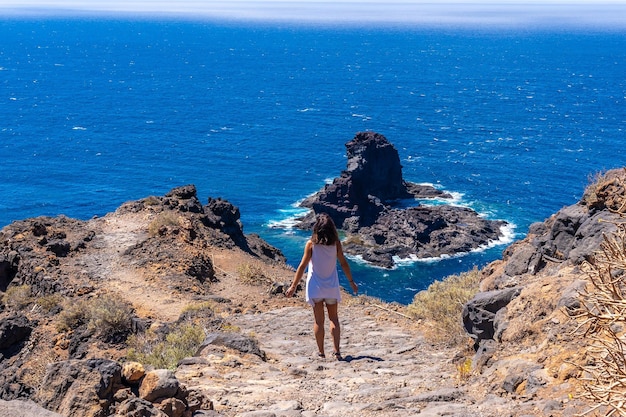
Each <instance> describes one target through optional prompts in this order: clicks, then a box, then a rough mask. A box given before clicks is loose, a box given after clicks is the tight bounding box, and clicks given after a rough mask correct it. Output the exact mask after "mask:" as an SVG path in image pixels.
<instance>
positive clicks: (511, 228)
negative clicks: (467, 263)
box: [393, 223, 516, 267]
mask: <svg viewBox="0 0 626 417" xmlns="http://www.w3.org/2000/svg"><path fill="white" fill-rule="evenodd" d="M515 228H516V225H515V224H512V223H507V224H506V225H504V226H502V227H501V228H500V232H501V233H502V236H501V237H500V238H499V239H493V240H490V241H488V242H487V243H485V244H484V245H481V246H479V247H477V248H475V249H472V250H471V251H469V252H459V253H455V254H452V255H447V254H444V255H441V256H435V257H429V258H419V257H418V256H417V255H415V254H411V255H409V256H408V257H407V258H400V257H398V256H394V257H393V262H394V263H395V264H396V265H397V266H399V267H401V266H409V265H413V264H415V263H426V264H431V263H436V262H440V261H443V260H446V259H456V258H462V257H465V256H467V255H470V254H472V253H480V252H485V251H487V250H489V249H491V248H494V247H496V246H501V245H508V244H510V243H511V242H513V240H514V239H515Z"/></svg>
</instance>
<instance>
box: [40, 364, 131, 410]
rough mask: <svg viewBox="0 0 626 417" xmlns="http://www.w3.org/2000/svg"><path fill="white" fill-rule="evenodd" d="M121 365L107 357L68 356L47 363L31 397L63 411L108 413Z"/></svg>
mask: <svg viewBox="0 0 626 417" xmlns="http://www.w3.org/2000/svg"><path fill="white" fill-rule="evenodd" d="M121 383H122V366H121V365H120V364H119V363H117V362H115V361H111V360H107V359H88V360H68V361H63V362H55V363H53V364H51V365H49V366H48V369H47V373H46V376H45V377H44V379H43V381H42V383H41V386H40V387H39V390H38V391H37V393H36V394H35V396H34V397H33V399H34V401H36V402H37V403H38V404H40V405H42V406H43V407H44V408H46V409H49V410H53V411H55V412H58V413H59V414H63V415H80V416H85V417H99V416H105V415H109V407H110V405H111V404H112V401H113V394H114V388H116V387H118V386H120V385H121Z"/></svg>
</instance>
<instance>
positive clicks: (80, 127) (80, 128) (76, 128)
mask: <svg viewBox="0 0 626 417" xmlns="http://www.w3.org/2000/svg"><path fill="white" fill-rule="evenodd" d="M72 130H87V128H86V127H82V126H74V127H73V128H72Z"/></svg>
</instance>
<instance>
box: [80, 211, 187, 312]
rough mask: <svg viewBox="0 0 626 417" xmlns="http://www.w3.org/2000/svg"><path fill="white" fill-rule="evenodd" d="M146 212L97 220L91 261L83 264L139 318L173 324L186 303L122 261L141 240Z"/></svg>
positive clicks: (145, 234) (171, 291)
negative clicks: (129, 250)
mask: <svg viewBox="0 0 626 417" xmlns="http://www.w3.org/2000/svg"><path fill="white" fill-rule="evenodd" d="M147 217H148V216H147V215H146V214H145V213H138V214H133V215H129V214H126V215H124V216H123V217H120V216H115V215H108V216H105V217H103V218H101V219H97V222H96V223H95V226H96V227H97V228H99V230H100V232H99V233H96V237H95V238H94V241H93V246H94V247H95V248H97V249H98V250H96V251H92V254H91V255H90V257H91V259H90V260H89V261H87V262H85V265H87V266H88V268H89V273H90V274H91V276H93V277H95V278H96V279H98V280H103V281H105V282H106V284H107V285H106V287H107V291H109V292H112V293H116V294H119V295H120V297H122V298H125V299H127V300H128V301H129V302H131V303H132V304H133V307H135V309H136V310H137V312H138V314H139V315H141V316H147V317H152V318H155V319H157V320H161V321H174V320H176V319H177V318H178V316H179V315H180V312H181V311H182V310H183V308H184V307H185V306H186V305H188V303H189V301H188V300H186V299H185V298H182V297H179V296H177V293H176V292H175V291H173V290H172V289H169V288H168V287H167V286H164V285H162V283H159V282H157V281H156V280H154V279H151V278H149V277H145V276H143V274H142V273H141V272H139V271H138V269H136V268H134V266H133V265H132V262H131V263H129V262H128V261H127V260H125V259H123V258H122V255H123V254H124V252H125V251H126V250H128V249H129V248H131V247H133V246H134V245H136V244H138V243H140V242H142V241H144V240H145V239H146V238H147V236H148V231H147V227H146V225H147V224H148V223H149V221H148V219H147Z"/></svg>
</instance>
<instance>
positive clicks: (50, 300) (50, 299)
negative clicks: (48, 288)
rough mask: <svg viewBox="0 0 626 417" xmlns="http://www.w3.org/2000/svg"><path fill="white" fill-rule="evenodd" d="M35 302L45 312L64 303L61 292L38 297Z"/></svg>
mask: <svg viewBox="0 0 626 417" xmlns="http://www.w3.org/2000/svg"><path fill="white" fill-rule="evenodd" d="M35 302H36V303H37V305H38V306H40V307H41V308H42V309H43V310H44V311H45V312H47V313H49V312H50V311H52V309H54V308H55V307H60V306H61V305H62V304H63V296H62V295H59V294H49V295H44V296H42V297H38V298H37V299H36V300H35Z"/></svg>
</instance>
